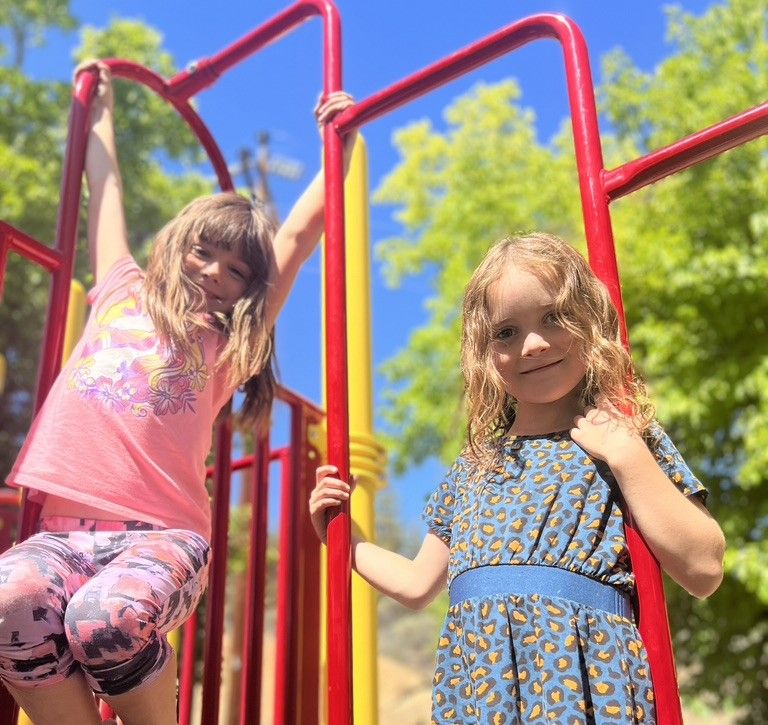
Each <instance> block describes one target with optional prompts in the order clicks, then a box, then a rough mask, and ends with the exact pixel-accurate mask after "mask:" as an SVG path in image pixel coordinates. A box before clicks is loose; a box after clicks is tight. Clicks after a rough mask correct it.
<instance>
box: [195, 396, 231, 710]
mask: <svg viewBox="0 0 768 725" xmlns="http://www.w3.org/2000/svg"><path fill="white" fill-rule="evenodd" d="M226 413H227V415H226V417H225V418H224V419H223V420H222V422H221V423H219V426H218V428H217V431H216V471H215V475H214V479H213V480H214V497H213V533H212V537H211V566H210V574H209V577H210V578H209V584H208V599H207V610H206V627H205V672H204V674H203V712H202V717H201V723H202V725H216V723H218V721H219V697H220V689H221V648H222V637H223V635H224V594H225V590H226V582H227V534H228V529H229V488H230V479H231V466H230V455H231V450H232V417H231V416H230V415H228V413H229V410H226Z"/></svg>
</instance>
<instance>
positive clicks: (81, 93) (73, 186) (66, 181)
mask: <svg viewBox="0 0 768 725" xmlns="http://www.w3.org/2000/svg"><path fill="white" fill-rule="evenodd" d="M96 81H97V75H96V73H95V72H85V73H81V74H80V75H79V76H78V78H77V81H76V84H75V90H74V93H73V96H72V105H71V107H70V114H69V134H68V135H67V147H66V152H65V156H64V167H63V170H62V177H61V187H60V189H61V190H60V204H59V215H58V220H57V222H56V250H57V251H58V252H60V254H61V264H59V265H58V266H57V267H56V268H54V269H52V270H51V291H50V296H49V299H48V311H47V314H46V318H45V330H44V332H43V342H42V359H41V361H40V367H39V370H38V378H37V393H36V396H35V408H34V412H35V413H37V411H39V410H40V408H41V407H42V405H43V402H44V401H45V398H46V396H47V395H48V391H49V390H50V389H51V385H53V381H54V380H55V379H56V376H57V375H58V373H59V369H60V368H61V347H62V344H63V341H64V326H65V324H66V318H67V305H68V303H69V287H70V283H71V280H72V273H73V271H74V266H75V247H76V242H77V222H78V215H79V211H80V192H81V183H82V181H81V180H82V176H83V168H84V166H85V148H86V139H87V134H88V118H89V114H90V103H91V99H92V98H93V95H94V93H95V92H96ZM24 498H25V500H24V504H23V508H22V512H21V521H20V523H19V532H18V536H17V540H18V541H23V540H24V539H26V538H28V537H29V536H30V535H31V534H32V533H33V532H34V530H35V527H36V525H37V520H38V518H39V515H40V506H39V505H38V504H32V503H31V502H29V501H27V500H26V493H25V497H24ZM17 714H18V708H17V707H16V703H15V702H14V700H13V698H12V697H11V696H10V694H9V693H8V691H7V690H6V689H5V688H4V687H0V721H3V722H9V723H10V722H15V719H16V716H17Z"/></svg>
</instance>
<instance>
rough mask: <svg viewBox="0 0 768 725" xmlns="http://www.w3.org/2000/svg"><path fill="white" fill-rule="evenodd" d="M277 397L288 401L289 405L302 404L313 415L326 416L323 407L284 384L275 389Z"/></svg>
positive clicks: (315, 416)
mask: <svg viewBox="0 0 768 725" xmlns="http://www.w3.org/2000/svg"><path fill="white" fill-rule="evenodd" d="M275 397H276V398H277V399H278V400H280V401H282V402H283V403H287V404H288V405H300V406H301V407H302V408H304V411H305V412H306V413H309V414H310V416H311V417H314V418H319V419H320V420H322V419H323V418H325V411H324V410H323V409H322V408H320V407H318V406H317V405H315V404H314V403H313V402H311V401H310V400H307V399H306V398H303V397H302V396H301V395H299V394H298V393H296V392H294V391H293V390H288V388H284V387H283V386H282V385H278V386H277V389H276V390H275Z"/></svg>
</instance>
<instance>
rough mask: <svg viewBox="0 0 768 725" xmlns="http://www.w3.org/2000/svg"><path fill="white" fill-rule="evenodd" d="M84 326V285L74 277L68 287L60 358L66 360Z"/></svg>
mask: <svg viewBox="0 0 768 725" xmlns="http://www.w3.org/2000/svg"><path fill="white" fill-rule="evenodd" d="M84 328H85V287H83V285H82V284H81V283H80V282H78V281H77V280H76V279H73V280H72V286H71V287H70V288H69V305H68V306H67V324H66V326H65V328H64V347H63V348H62V352H61V359H62V361H63V362H66V361H67V360H68V359H69V356H70V355H71V354H72V350H74V349H75V345H77V341H78V340H79V339H80V336H81V335H82V334H83V329H84Z"/></svg>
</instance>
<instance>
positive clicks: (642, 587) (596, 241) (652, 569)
mask: <svg viewBox="0 0 768 725" xmlns="http://www.w3.org/2000/svg"><path fill="white" fill-rule="evenodd" d="M539 38H552V39H555V40H557V41H558V42H559V43H560V45H561V47H562V50H563V56H564V62H565V71H566V80H567V88H568V99H569V105H570V110H571V120H572V125H573V135H574V147H575V152H576V162H577V168H578V173H579V190H580V193H581V201H582V209H583V214H584V227H585V231H586V236H587V242H588V248H589V257H590V263H591V265H592V267H593V269H594V271H595V273H596V275H597V276H598V277H599V278H600V279H601V280H602V281H603V283H604V284H606V286H607V287H608V289H609V291H610V294H611V298H612V299H613V302H614V304H615V305H616V308H617V309H618V311H619V315H620V318H621V320H622V338H623V340H624V343H625V344H626V345H627V346H628V338H627V333H626V322H625V316H624V305H623V302H622V299H621V287H620V284H619V275H618V265H617V262H616V253H615V247H614V242H613V231H612V226H611V218H610V213H609V210H608V198H607V194H606V191H605V189H604V188H603V184H602V179H603V174H604V164H603V157H602V149H601V145H600V135H599V128H598V123H597V112H596V106H595V99H594V91H593V87H592V74H591V70H590V64H589V54H588V51H587V47H586V43H585V42H584V38H583V36H582V34H581V31H580V30H579V28H578V26H576V24H575V23H573V21H571V20H570V19H569V18H566V17H564V16H562V15H550V14H542V15H535V16H532V17H530V18H526V19H524V20H521V21H518V22H515V23H512V24H511V25H509V26H507V27H506V28H503V29H502V30H500V31H498V32H497V33H494V34H493V35H491V36H489V37H487V38H485V39H483V40H481V41H478V42H476V43H474V44H472V45H470V46H467V47H466V48H464V49H463V50H460V51H458V52H457V53H454V54H453V55H451V56H449V57H447V58H446V59H444V60H442V61H439V62H437V63H435V64H433V65H431V66H429V67H427V68H426V69H424V70H422V71H420V72H418V73H416V74H413V75H412V76H409V77H408V78H406V79H405V80H403V81H400V82H399V83H396V84H394V85H392V86H390V87H389V88H387V89H385V90H383V91H381V92H379V93H376V94H374V95H373V96H371V97H370V98H368V99H366V100H364V101H361V102H360V103H358V104H357V105H355V106H353V107H352V108H350V109H348V110H347V111H345V112H344V113H343V114H341V115H340V116H338V117H337V118H336V119H335V121H334V122H333V124H332V125H333V126H334V128H335V130H336V131H338V132H340V133H343V132H345V131H347V130H349V129H351V128H354V127H357V126H360V125H361V124H363V123H364V122H366V121H369V120H373V119H374V118H377V117H379V116H381V115H383V114H384V113H386V112H388V111H391V110H393V109H394V108H397V107H398V106H400V105H402V104H404V103H406V102H407V101H409V100H412V99H414V98H416V97H418V96H420V95H422V94H424V93H426V92H427V91H429V90H431V89H433V88H435V87H437V86H439V85H442V84H444V83H446V82H448V81H450V80H452V79H454V78H456V77H458V76H459V75H462V74H464V73H466V72H468V71H470V70H474V69H475V68H477V67H479V66H480V65H483V64H485V63H487V62H489V61H491V60H494V59H495V58H497V57H499V56H500V55H502V54H504V53H507V52H510V51H511V50H514V49H516V48H518V47H520V46H522V45H525V44H526V43H529V42H531V41H533V40H536V39H539ZM327 167H328V163H326V168H327ZM329 279H330V278H329ZM329 288H330V289H333V287H332V286H331V285H330V283H329ZM329 308H330V305H329ZM329 340H331V338H330V335H329ZM330 344H332V345H334V346H336V349H339V346H340V345H341V342H340V339H333V340H332V342H331V343H330ZM328 359H329V360H330V359H332V355H331V352H330V350H329V352H328ZM329 389H331V388H330V386H329ZM339 390H340V388H339V387H335V388H334V391H335V392H334V395H338V391H339ZM329 417H330V408H329ZM627 541H628V546H629V549H630V554H631V557H632V563H633V569H634V571H635V576H636V580H637V584H638V592H639V593H640V600H641V609H644V611H645V613H646V616H644V617H642V618H641V621H640V631H641V634H642V636H643V640H644V643H645V645H646V648H647V650H648V655H649V660H650V662H651V670H652V674H653V681H654V688H655V691H656V707H657V716H658V721H659V723H660V724H663V725H678V724H680V723H682V714H681V708H680V700H679V694H678V690H677V678H676V674H675V668H674V659H673V655H672V646H671V638H670V636H669V625H668V622H667V618H666V604H665V602H664V599H663V585H662V580H661V572H660V569H659V566H658V563H657V562H655V560H654V559H653V557H652V555H651V554H650V551H649V550H648V548H647V546H646V545H645V542H644V541H643V540H642V537H640V536H639V534H638V533H637V531H636V530H635V529H634V527H633V525H632V522H631V518H629V520H628V522H627ZM339 565H341V564H339ZM649 613H651V614H652V615H654V616H648V615H649Z"/></svg>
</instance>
